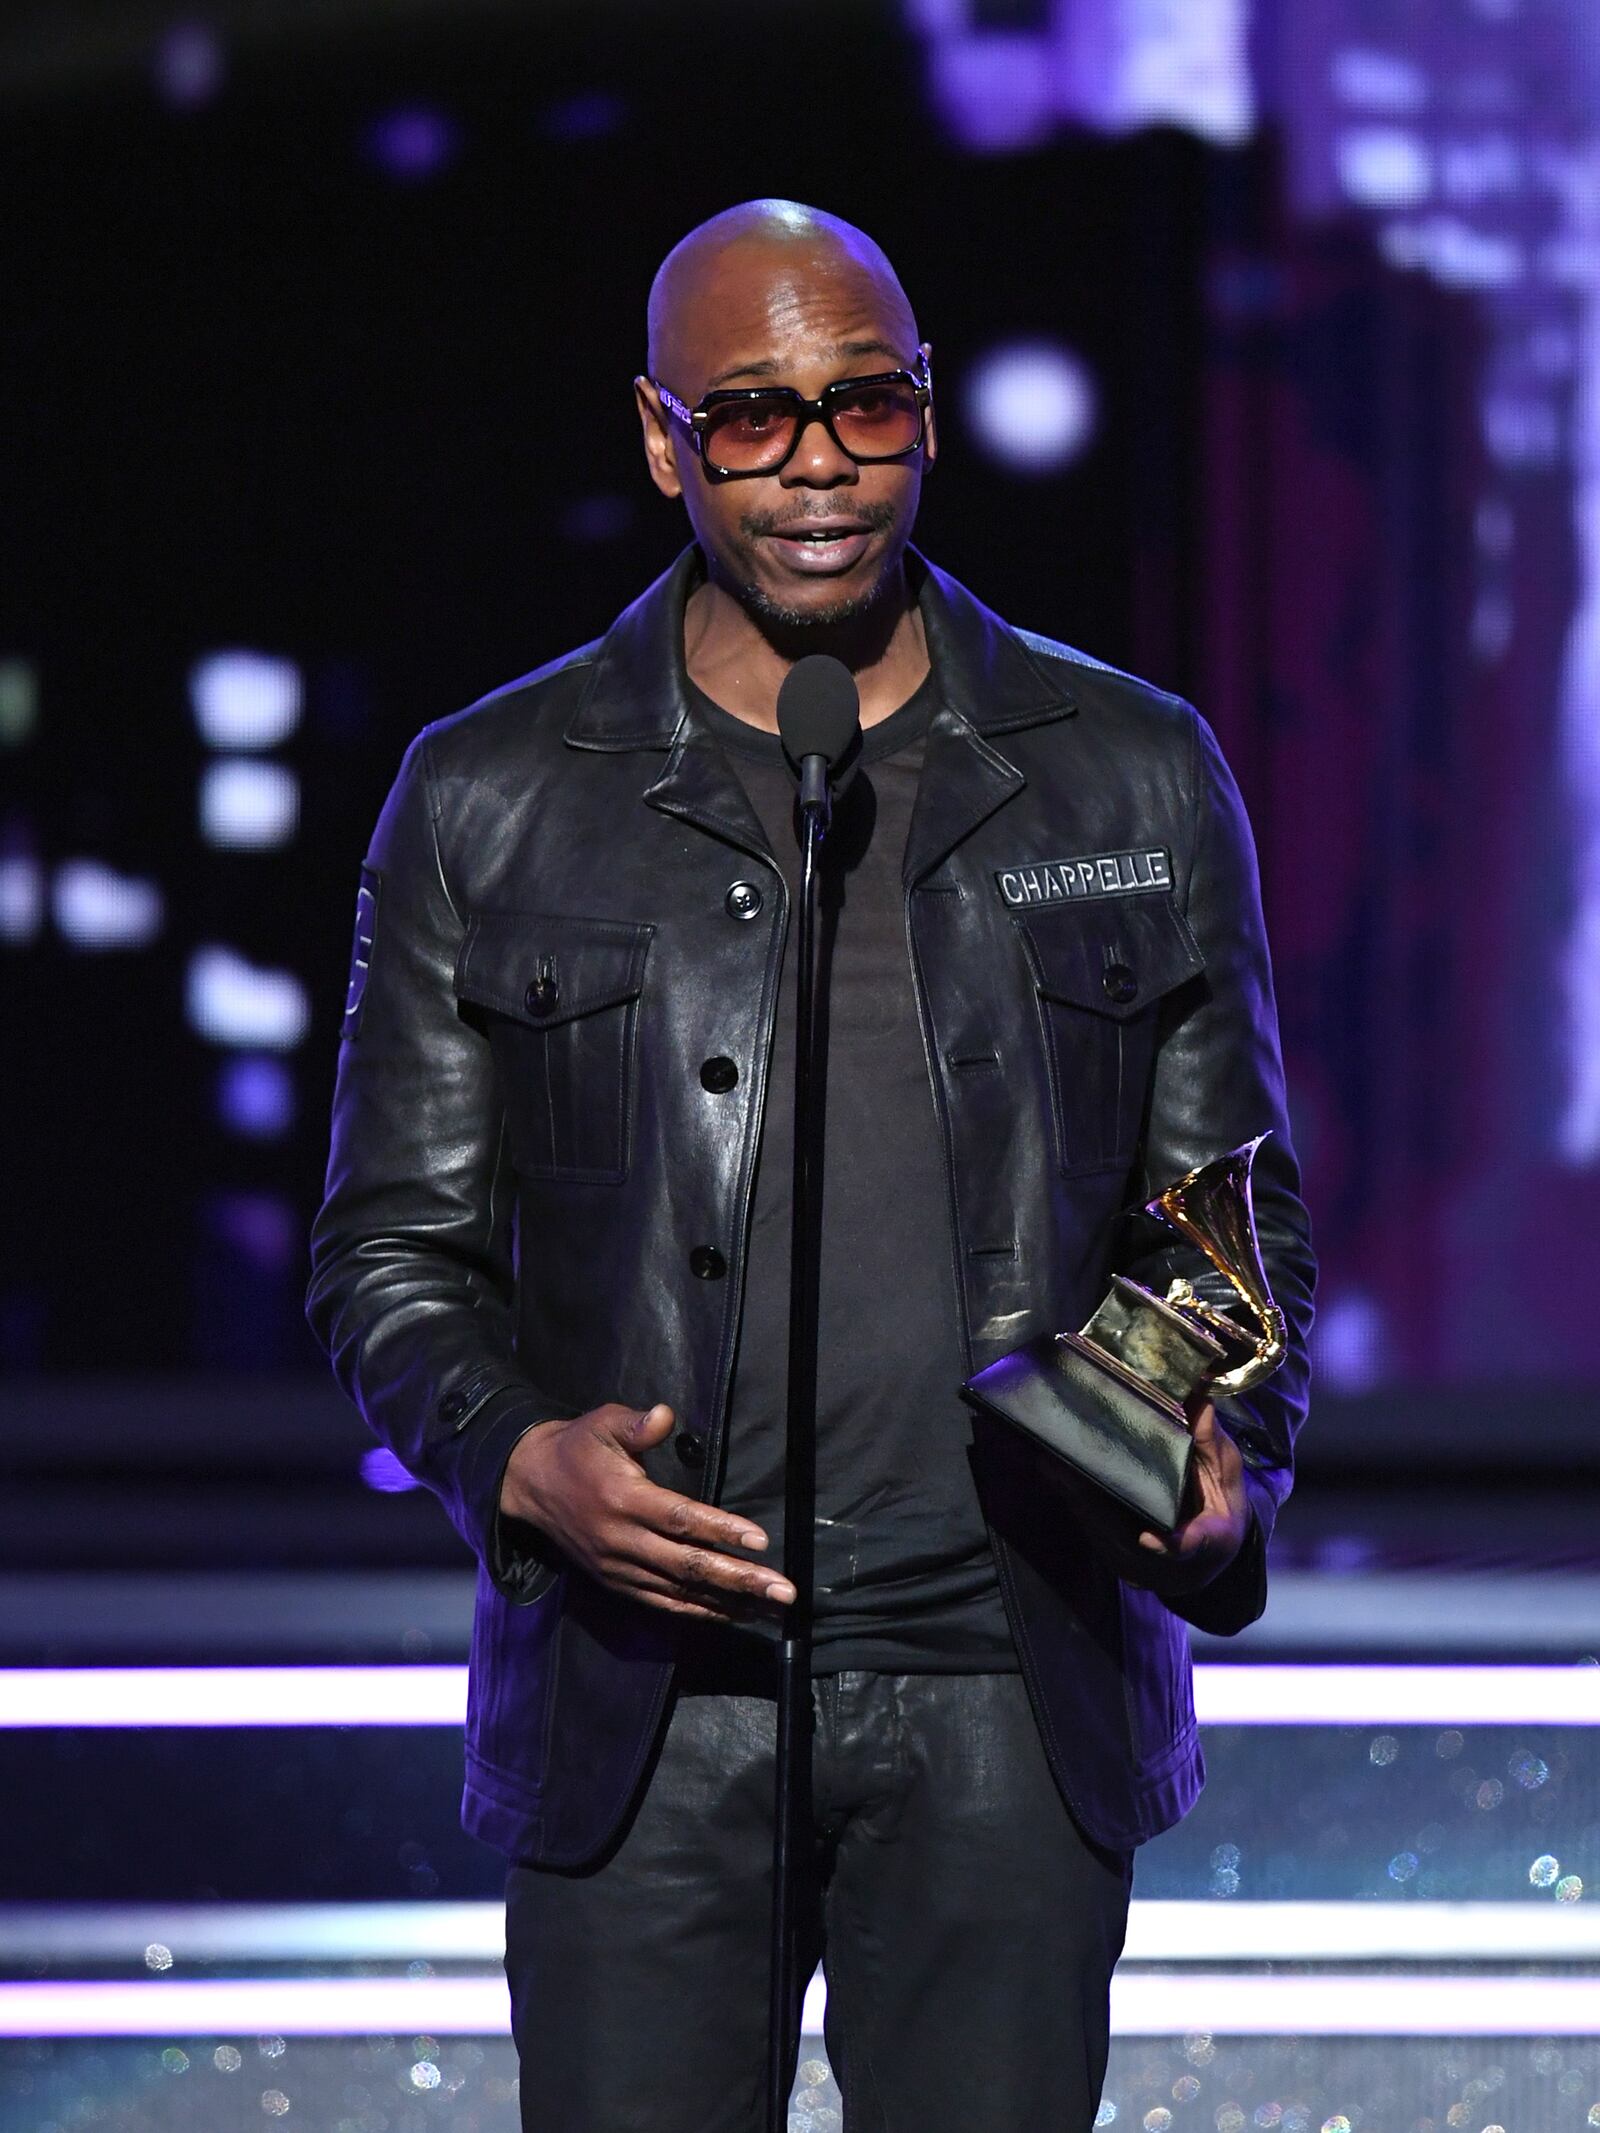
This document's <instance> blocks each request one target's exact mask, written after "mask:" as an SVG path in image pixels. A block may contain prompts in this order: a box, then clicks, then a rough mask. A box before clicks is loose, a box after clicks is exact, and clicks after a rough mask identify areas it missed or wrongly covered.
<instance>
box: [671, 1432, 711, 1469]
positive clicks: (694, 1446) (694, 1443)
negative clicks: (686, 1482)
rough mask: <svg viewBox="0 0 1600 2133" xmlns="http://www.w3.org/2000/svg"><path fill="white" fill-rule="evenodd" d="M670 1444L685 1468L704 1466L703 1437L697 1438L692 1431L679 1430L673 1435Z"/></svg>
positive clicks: (704, 1450)
mask: <svg viewBox="0 0 1600 2133" xmlns="http://www.w3.org/2000/svg"><path fill="white" fill-rule="evenodd" d="M672 1443H673V1448H674V1449H675V1450H676V1452H677V1454H678V1457H679V1458H680V1459H681V1460H682V1461H683V1463H684V1465H685V1466H704V1465H705V1463H706V1443H705V1439H704V1437H700V1436H697V1435H696V1434H695V1432H694V1431H693V1430H692V1429H680V1430H678V1431H677V1432H676V1433H675V1434H674V1436H673V1439H672Z"/></svg>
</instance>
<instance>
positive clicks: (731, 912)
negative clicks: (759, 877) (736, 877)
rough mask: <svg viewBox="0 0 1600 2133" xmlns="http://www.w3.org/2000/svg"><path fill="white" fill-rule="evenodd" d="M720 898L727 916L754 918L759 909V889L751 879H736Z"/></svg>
mask: <svg viewBox="0 0 1600 2133" xmlns="http://www.w3.org/2000/svg"><path fill="white" fill-rule="evenodd" d="M722 900H723V903H724V905H725V906H726V908H727V913H728V916H729V918H754V917H755V915H756V913H757V912H758V911H759V910H760V909H761V891H760V890H759V889H758V888H757V887H756V885H755V883H754V882H753V881H736V882H735V883H734V885H733V887H732V888H731V889H730V890H729V891H728V893H727V895H726V896H725V897H724V898H723V899H722Z"/></svg>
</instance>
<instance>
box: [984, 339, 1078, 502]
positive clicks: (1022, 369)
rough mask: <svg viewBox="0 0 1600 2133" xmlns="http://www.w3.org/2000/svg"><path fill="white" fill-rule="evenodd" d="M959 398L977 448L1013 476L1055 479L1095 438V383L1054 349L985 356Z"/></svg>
mask: <svg viewBox="0 0 1600 2133" xmlns="http://www.w3.org/2000/svg"><path fill="white" fill-rule="evenodd" d="M965 397H966V408H967V419H968V421H969V422H970V423H971V424H972V427H973V430H974V432H975V434H976V435H977V438H978V440H979V442H980V443H981V444H982V445H983V446H984V447H985V449H986V450H987V451H988V452H989V453H990V454H991V455H992V456H993V457H994V458H996V459H998V460H999V461H1000V462H1001V464H1002V465H1003V466H1006V467H1008V468H1010V470H1011V471H1012V472H1013V473H1017V474H1054V473H1058V472H1059V471H1060V470H1061V468H1063V467H1066V466H1070V465H1071V463H1072V461H1073V460H1074V459H1076V458H1077V457H1078V455H1079V453H1080V452H1081V451H1082V450H1083V448H1084V446H1085V445H1086V444H1087V443H1088V442H1089V440H1090V438H1091V437H1092V436H1093V435H1094V429H1095V416H1096V393H1095V386H1094V380H1093V378H1092V377H1091V376H1090V374H1089V371H1088V369H1087V368H1086V367H1085V365H1084V364H1083V362H1082V361H1081V360H1080V359H1079V358H1078V357H1077V356H1076V355H1074V354H1073V352H1072V351H1071V349H1069V348H1064V347H1061V346H1059V345H1058V344H1057V343H1055V342H1053V341H1042V340H1041V341H1019V342H1016V343H1014V344H1012V345H1011V346H1009V347H1003V348H995V349H991V351H990V352H989V354H987V355H986V356H983V357H981V358H980V360H979V361H978V363H977V364H976V365H975V367H974V368H973V370H972V372H971V374H970V376H969V377H968V379H967V384H966V396H965Z"/></svg>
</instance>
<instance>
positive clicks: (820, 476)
mask: <svg viewBox="0 0 1600 2133" xmlns="http://www.w3.org/2000/svg"><path fill="white" fill-rule="evenodd" d="M778 479H779V480H780V481H781V482H782V483H783V485H784V487H785V488H789V489H831V488H834V487H836V486H837V484H838V483H840V482H842V481H854V480H856V479H857V468H856V463H855V461H854V460H853V459H852V458H851V457H850V454H849V453H848V452H845V451H841V450H840V448H839V446H838V445H837V444H836V443H835V442H834V439H833V432H832V431H831V430H830V429H829V428H828V425H827V424H826V423H825V422H824V421H823V419H822V417H821V416H820V415H813V416H812V417H811V419H810V421H809V422H807V424H806V426H805V428H804V429H803V430H802V431H801V432H800V442H799V443H798V444H797V445H796V446H795V448H794V453H793V456H792V457H791V458H790V460H789V463H788V465H787V466H785V467H782V468H780V469H779V472H778Z"/></svg>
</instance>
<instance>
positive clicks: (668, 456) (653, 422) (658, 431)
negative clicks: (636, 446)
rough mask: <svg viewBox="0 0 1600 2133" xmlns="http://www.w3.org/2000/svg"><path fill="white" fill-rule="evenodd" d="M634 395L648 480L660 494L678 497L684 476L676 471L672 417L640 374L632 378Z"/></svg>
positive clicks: (675, 448) (650, 385) (681, 489)
mask: <svg viewBox="0 0 1600 2133" xmlns="http://www.w3.org/2000/svg"><path fill="white" fill-rule="evenodd" d="M633 397H634V399H635V400H636V401H637V402H638V405H639V422H640V426H641V428H642V429H643V431H644V457H645V464H646V465H647V466H648V467H649V469H650V479H651V480H652V481H653V482H654V483H655V485H656V487H657V488H658V489H659V490H660V491H661V493H662V495H663V496H681V495H682V494H683V478H682V476H681V475H680V474H679V472H678V440H677V438H676V437H675V436H674V435H673V434H672V422H671V418H670V417H669V416H668V414H667V411H666V409H665V408H664V407H663V406H662V405H661V395H660V394H659V393H658V392H657V391H656V389H655V387H654V386H653V385H652V384H651V382H650V380H649V379H648V378H647V377H645V376H643V374H641V375H640V376H639V377H637V378H635V379H634V381H633Z"/></svg>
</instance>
